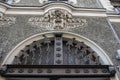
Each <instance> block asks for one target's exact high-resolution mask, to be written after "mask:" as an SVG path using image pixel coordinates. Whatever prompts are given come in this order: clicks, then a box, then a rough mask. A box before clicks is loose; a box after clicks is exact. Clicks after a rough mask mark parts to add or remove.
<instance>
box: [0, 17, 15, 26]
mask: <svg viewBox="0 0 120 80" xmlns="http://www.w3.org/2000/svg"><path fill="white" fill-rule="evenodd" d="M15 22H16V18H15V17H0V25H6V24H7V25H11V24H15Z"/></svg>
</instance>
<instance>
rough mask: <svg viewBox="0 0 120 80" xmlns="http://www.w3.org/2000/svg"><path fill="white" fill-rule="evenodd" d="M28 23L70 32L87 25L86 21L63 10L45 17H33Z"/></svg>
mask: <svg viewBox="0 0 120 80" xmlns="http://www.w3.org/2000/svg"><path fill="white" fill-rule="evenodd" d="M28 23H29V24H31V25H32V26H37V27H38V26H39V27H44V28H46V29H47V30H68V29H71V28H76V27H85V26H86V25H87V21H86V19H80V18H79V17H78V18H76V17H73V16H72V14H70V13H69V12H67V11H65V10H62V9H55V10H50V11H48V12H47V13H45V14H44V16H43V17H31V18H29V20H28Z"/></svg>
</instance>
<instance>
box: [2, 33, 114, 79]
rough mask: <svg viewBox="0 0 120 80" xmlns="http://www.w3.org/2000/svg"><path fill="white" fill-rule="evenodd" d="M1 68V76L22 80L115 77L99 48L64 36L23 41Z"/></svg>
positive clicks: (82, 38) (37, 36)
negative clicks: (29, 78) (26, 79)
mask: <svg viewBox="0 0 120 80" xmlns="http://www.w3.org/2000/svg"><path fill="white" fill-rule="evenodd" d="M5 64H7V66H6V65H5ZM3 65H5V66H4V67H3V70H2V71H3V76H5V77H12V78H15V77H23V78H24V79H25V77H34V78H35V77H45V78H46V77H47V78H48V77H49V78H50V79H53V80H57V79H64V78H67V79H68V80H69V79H70V77H72V78H75V79H77V78H79V79H85V80H90V79H89V78H87V79H86V77H92V78H91V79H95V80H96V79H100V80H105V79H109V77H110V76H114V74H115V72H114V69H113V67H111V66H110V65H112V62H111V61H110V59H109V58H108V56H107V55H106V54H105V52H104V51H103V50H102V49H101V48H100V47H98V46H97V45H96V44H95V43H94V42H92V41H90V40H89V39H87V38H84V37H82V36H79V35H76V34H73V33H66V32H48V33H43V34H37V35H35V36H32V37H30V38H28V39H26V40H24V41H23V42H21V43H20V44H19V45H18V46H16V47H15V48H14V49H13V50H12V51H11V52H10V54H9V55H8V56H7V57H6V59H5V61H4V62H3ZM5 67H7V70H4V69H5ZM94 77H95V78H94ZM99 77H105V78H99ZM12 80H13V79H12ZM16 80H17V79H16ZM18 80H20V79H19V78H18Z"/></svg>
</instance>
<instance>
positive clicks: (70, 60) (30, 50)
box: [13, 35, 101, 65]
mask: <svg viewBox="0 0 120 80" xmlns="http://www.w3.org/2000/svg"><path fill="white" fill-rule="evenodd" d="M43 37H44V38H43V39H42V40H38V41H34V42H33V43H31V44H30V45H27V46H26V47H25V48H24V49H23V50H21V51H20V53H19V56H15V59H14V61H13V64H17V65H20V64H24V65H27V64H29V65H57V64H59V65H100V64H101V62H100V57H99V56H97V55H95V54H96V52H95V51H93V50H92V49H91V48H90V47H89V46H87V45H86V44H85V43H84V42H79V41H76V39H75V38H72V39H69V38H64V37H62V36H60V35H55V36H54V37H52V38H49V37H47V36H46V35H43ZM53 56H54V57H53Z"/></svg>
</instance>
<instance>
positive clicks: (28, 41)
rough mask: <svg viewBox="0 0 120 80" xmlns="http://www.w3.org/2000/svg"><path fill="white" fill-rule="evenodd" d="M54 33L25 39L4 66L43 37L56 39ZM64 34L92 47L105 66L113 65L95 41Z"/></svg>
mask: <svg viewBox="0 0 120 80" xmlns="http://www.w3.org/2000/svg"><path fill="white" fill-rule="evenodd" d="M54 33H56V32H53V31H52V32H45V33H40V34H36V35H34V36H31V37H29V38H27V39H25V40H24V41H22V42H20V43H19V44H18V45H17V46H16V47H15V48H14V49H13V50H12V51H11V52H10V53H9V54H8V55H7V56H6V58H5V60H4V61H3V63H2V65H4V64H12V62H13V60H14V57H15V56H17V55H19V52H20V50H22V49H24V48H25V46H26V45H29V44H31V43H32V42H33V41H38V40H40V39H43V38H44V37H43V36H42V35H44V34H45V35H47V37H49V38H50V37H54ZM61 33H63V37H66V38H70V39H72V38H75V39H76V40H77V41H80V42H84V44H86V45H87V46H89V47H91V48H92V50H94V51H95V52H96V53H97V55H98V56H100V59H102V62H103V64H105V65H112V64H113V63H112V61H111V60H110V59H109V57H108V56H107V54H106V53H105V52H104V51H103V50H102V49H101V48H100V47H99V46H98V45H97V44H95V43H94V42H93V41H91V40H89V39H87V38H85V37H83V36H80V35H78V34H74V33H69V32H61Z"/></svg>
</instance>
